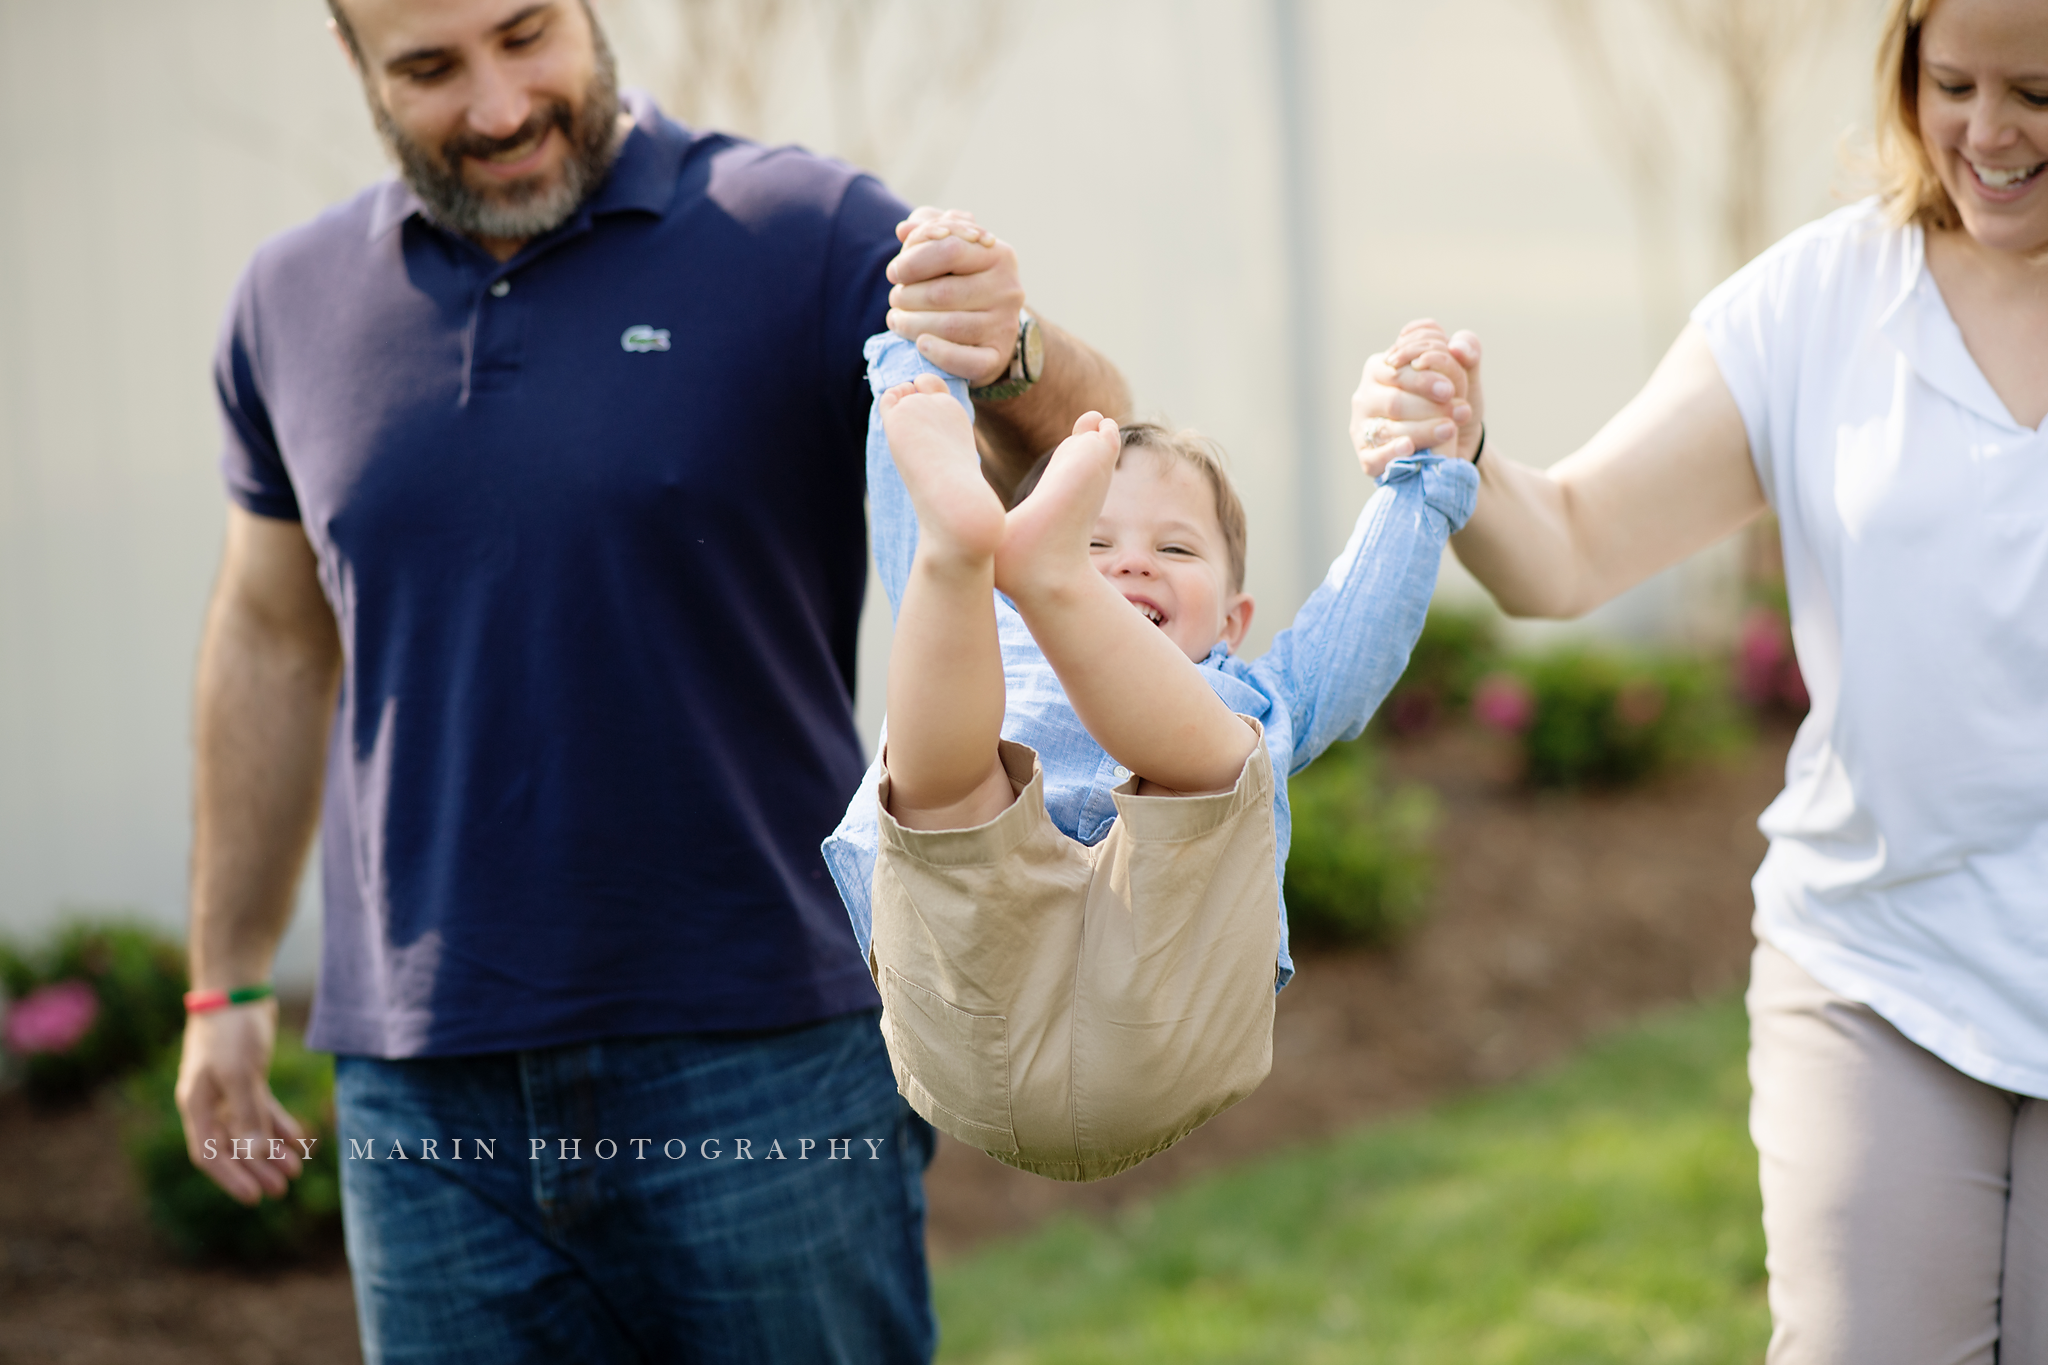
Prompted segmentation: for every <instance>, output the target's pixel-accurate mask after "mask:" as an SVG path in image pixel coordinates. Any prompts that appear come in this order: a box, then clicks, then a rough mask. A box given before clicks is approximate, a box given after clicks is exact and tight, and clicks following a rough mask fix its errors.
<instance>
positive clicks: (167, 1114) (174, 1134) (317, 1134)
mask: <svg viewBox="0 0 2048 1365" xmlns="http://www.w3.org/2000/svg"><path fill="white" fill-rule="evenodd" d="M177 1081H178V1051H177V1049H176V1048H168V1049H166V1050H165V1051H164V1052H163V1054H162V1055H161V1056H160V1057H159V1058H158V1059H157V1062H156V1064H155V1065H153V1066H151V1067H150V1068H149V1070H147V1071H145V1072H143V1073H142V1074H141V1075H139V1076H137V1077H135V1078H134V1079H133V1080H132V1081H131V1082H130V1083H129V1086H128V1092H127V1100H128V1111H129V1119H128V1155H129V1159H130V1160H131V1161H132V1162H133V1164H134V1167H135V1174H136V1176H137V1179H138V1181H139V1183H140V1184H141V1186H142V1194H143V1201H144V1203H145V1204H146V1205H147V1207H148V1210H149V1221H150V1223H151V1224H152V1225H153V1226H154V1227H155V1228H156V1229H157V1230H158V1231H159V1232H160V1233H162V1234H163V1236H164V1238H165V1240H167V1241H168V1242H169V1243H170V1244H171V1246H172V1247H173V1249H175V1250H176V1251H177V1252H178V1253H179V1254H180V1255H182V1256H185V1257H187V1258H190V1259H195V1260H198V1259H220V1260H231V1261H239V1262H242V1263H244V1264H249V1265H258V1264H266V1263H271V1262H275V1261H277V1260H280V1259H285V1258H288V1257H290V1256H292V1255H294V1254H296V1253H299V1252H302V1251H305V1250H308V1249H310V1248H311V1247H313V1246H315V1245H317V1244H319V1243H320V1242H322V1241H325V1240H327V1239H328V1238H330V1237H331V1235H332V1234H333V1232H334V1231H335V1230H336V1229H338V1228H339V1227H340V1226H341V1171H340V1164H339V1161H338V1159H337V1154H336V1152H335V1143H336V1138H335V1132H334V1060H333V1059H332V1058H331V1057H328V1056H326V1055H325V1054H323V1053H316V1052H308V1051H307V1050H306V1049H305V1047H304V1045H303V1044H301V1043H300V1041H299V1038H298V1035H296V1034H295V1033H292V1032H291V1031H290V1030H287V1029H280V1030H279V1031H278V1037H277V1052H276V1055H275V1056H274V1057H273V1058H272V1061H271V1065H270V1089H271V1092H272V1093H273V1094H275V1095H276V1096H277V1099H278V1103H280V1104H282V1105H283V1106H284V1107H285V1108H286V1109H288V1110H290V1111H291V1112H292V1114H293V1115H294V1116H295V1117H296V1118H297V1119H298V1120H299V1123H300V1125H301V1126H302V1127H303V1128H304V1129H305V1130H306V1136H307V1137H309V1138H314V1139H316V1140H317V1145H316V1146H315V1147H314V1148H313V1157H312V1159H311V1160H310V1161H307V1162H306V1163H305V1166H304V1168H303V1169H302V1171H301V1173H300V1175H299V1178H298V1179H296V1180H294V1181H293V1182H292V1183H291V1186H290V1188H288V1189H287V1190H286V1191H285V1195H284V1197H283V1198H282V1199H267V1198H266V1199H264V1200H263V1201H262V1202H260V1203H258V1204H257V1205H255V1206H254V1207H253V1208H252V1207H245V1206H244V1205H241V1204H238V1203H236V1202H235V1201H234V1200H232V1199H230V1198H228V1196H227V1195H226V1194H224V1193H223V1192H222V1191H221V1189H220V1187H219V1186H218V1185H215V1184H214V1183H213V1182H212V1181H211V1180H209V1179H207V1178H206V1176H205V1175H204V1174H203V1173H201V1171H200V1170H199V1168H198V1167H196V1166H194V1165H193V1164H192V1160H191V1158H190V1157H189V1156H188V1155H187V1154H186V1150H185V1129H184V1125H183V1124H182V1123H181V1122H180V1121H179V1118H178V1106H177V1100H176V1096H175V1091H176V1088H177Z"/></svg>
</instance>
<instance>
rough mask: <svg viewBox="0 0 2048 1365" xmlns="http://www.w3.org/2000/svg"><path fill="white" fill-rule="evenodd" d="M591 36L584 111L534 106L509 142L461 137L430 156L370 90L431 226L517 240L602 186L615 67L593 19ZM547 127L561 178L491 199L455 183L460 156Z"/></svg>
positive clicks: (615, 112) (615, 102)
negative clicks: (562, 145)
mask: <svg viewBox="0 0 2048 1365" xmlns="http://www.w3.org/2000/svg"><path fill="white" fill-rule="evenodd" d="M591 37H592V39H593V41H594V43H595V45H596V57H597V69H596V70H595V71H594V72H593V73H592V74H591V77H590V84H589V85H587V86H585V87H584V90H583V108H582V109H581V110H580V111H578V112H575V113H571V112H570V109H569V106H568V105H567V104H566V103H564V102H563V101H561V100H558V99H556V100H549V101H548V102H547V103H546V104H544V105H541V106H539V107H537V108H535V109H534V111H533V113H532V114H531V115H529V116H528V118H527V120H526V122H525V123H524V124H522V125H520V127H519V129H518V131H516V132H514V133H513V134H512V135H511V136H510V137H502V138H487V137H480V136H478V135H477V134H475V133H471V132H460V133H457V134H455V135H454V136H453V137H451V138H449V139H448V140H447V141H446V142H444V143H442V144H441V149H440V155H439V156H438V157H437V156H435V155H434V154H433V153H431V152H429V151H428V150H427V149H426V148H425V147H424V146H422V145H421V144H420V143H418V142H416V141H414V140H413V139H412V138H411V137H408V136H407V135H406V133H405V131H404V130H403V129H401V128H400V127H399V126H398V124H397V122H396V121H395V120H394V119H393V118H392V117H391V112H390V111H389V110H388V109H386V108H385V107H384V103H383V101H382V100H380V99H378V98H377V96H376V94H375V93H374V92H371V93H370V114H371V117H372V118H373V119H374V120H375V122H376V124H377V132H378V135H379V136H381V137H382V138H383V139H384V146H385V149H386V150H387V151H389V152H390V153H391V158H392V160H394V161H396V162H397V163H398V171H399V174H400V175H402V176H404V177H405V183H406V184H407V185H409V186H411V187H412V192H413V193H414V194H416V195H418V196H419V198H420V202H421V203H422V204H424V205H426V207H427V212H428V213H429V214H431V215H432V216H433V218H434V221H436V222H438V223H440V224H441V225H442V226H443V227H445V228H448V229H450V230H451V231H455V232H460V233H463V234H465V235H467V236H470V237H491V238H498V239H500V240H504V241H514V242H523V241H526V240H528V239H529V238H533V237H538V236H540V235H541V234H543V233H547V232H553V231H554V230H555V229H556V228H558V227H560V226H561V225H562V224H563V223H566V222H567V221H569V216H570V215H571V214H573V213H575V212H576V209H577V207H578V206H579V205H580V204H582V202H583V201H584V199H585V198H587V197H588V196H589V195H590V193H591V192H592V191H593V190H595V189H596V188H597V187H598V186H599V185H601V184H603V183H604V178H605V175H606V173H607V172H608V171H610V170H611V166H612V159H613V157H614V156H615V155H617V142H618V121H619V81H618V69H617V67H616V65H615V64H614V63H613V61H612V53H611V48H610V47H609V46H608V45H607V44H606V43H605V40H604V33H603V31H602V30H600V29H599V28H598V27H597V25H596V24H595V22H593V23H592V24H591ZM549 128H554V129H556V130H557V131H559V132H560V133H561V135H562V137H563V138H564V139H565V140H566V141H567V142H568V144H569V155H568V156H567V157H565V158H564V159H563V160H562V163H561V170H560V173H559V174H558V175H557V176H556V178H555V179H554V180H553V181H552V182H549V181H547V180H545V179H542V178H540V177H537V176H536V177H533V178H530V179H526V180H515V181H512V182H511V183H510V184H507V185H504V186H501V187H500V188H498V189H497V190H495V191H494V192H492V193H490V194H483V193H479V192H478V191H476V190H474V189H472V188H470V186H469V184H468V183H467V182H466V181H464V180H463V178H462V159H463V158H464V157H479V158H482V157H488V156H490V155H491V154H492V153H494V152H500V151H504V150H507V149H508V148H512V147H517V146H519V145H520V144H522V143H525V142H528V141H530V140H532V139H534V138H536V137H538V136H540V135H541V134H542V133H544V131H545V130H547V129H549Z"/></svg>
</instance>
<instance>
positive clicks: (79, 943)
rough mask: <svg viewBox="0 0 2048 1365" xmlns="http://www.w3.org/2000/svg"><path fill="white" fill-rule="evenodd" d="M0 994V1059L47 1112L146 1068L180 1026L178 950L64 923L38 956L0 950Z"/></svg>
mask: <svg viewBox="0 0 2048 1365" xmlns="http://www.w3.org/2000/svg"><path fill="white" fill-rule="evenodd" d="M0 986H4V987H5V988H6V991H7V995H8V997H9V999H10V1001H11V1002H12V1003H11V1005H10V1007H9V1009H8V1016H7V1027H6V1031H5V1040H4V1041H5V1044H6V1048H7V1051H8V1053H9V1054H10V1055H11V1056H12V1057H14V1058H16V1059H18V1060H19V1061H20V1062H21V1063H22V1064H23V1069H24V1071H25V1073H26V1074H25V1081H26V1084H27V1087H28V1092H29V1094H30V1095H31V1096H32V1097H34V1098H35V1099H37V1100H39V1101H43V1102H46V1103H47V1102H53V1101H59V1100H66V1099H75V1098H77V1097H78V1096H81V1095H83V1094H84V1093H85V1092H86V1091H88V1090H90V1089H91V1088H92V1087H93V1086H95V1085H97V1084H99V1083H100V1082H101V1081H104V1080H107V1079H108V1078H110V1077H112V1076H116V1075H119V1074H121V1073H123V1072H126V1071H132V1070H134V1069H135V1068H136V1067H139V1066H142V1065H144V1064H146V1063H147V1062H148V1061H149V1059H150V1058H152V1057H154V1056H155V1055H156V1053H157V1052H158V1050H159V1049H161V1048H162V1047H163V1046H164V1045H165V1044H167V1043H169V1042H170V1041H172V1040H173V1039H175V1038H176V1037H177V1036H178V1035H179V1033H180V1031H181V1030H182V1029H183V1028H184V1024H185V1002H184V995H185V950H184V949H183V948H182V947H180V946H179V945H178V944H177V942H176V941H174V940H172V939H169V938H166V937H165V936H163V935H162V934H160V933H158V932H157V931H156V930H154V929H152V928H150V927H148V926H146V925H142V924H135V923H122V922H91V921H84V920H77V921H73V922H71V923H69V924H66V925H63V926H62V927H60V928H59V929H58V930H57V931H56V933H55V935H54V936H53V938H52V939H51V941H50V942H49V944H48V945H46V946H45V947H44V948H42V949H41V950H40V951H30V950H27V949H23V948H21V947H18V946H17V945H15V944H12V943H0Z"/></svg>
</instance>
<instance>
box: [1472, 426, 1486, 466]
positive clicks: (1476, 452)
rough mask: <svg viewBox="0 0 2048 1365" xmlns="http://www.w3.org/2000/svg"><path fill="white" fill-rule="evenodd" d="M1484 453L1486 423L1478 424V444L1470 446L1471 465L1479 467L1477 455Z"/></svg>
mask: <svg viewBox="0 0 2048 1365" xmlns="http://www.w3.org/2000/svg"><path fill="white" fill-rule="evenodd" d="M1485 453H1486V423H1484V422H1481V423H1480V424H1479V444H1478V445H1476V446H1474V447H1472V467H1473V468H1474V469H1477V468H1479V457H1480V456H1481V455H1484V454H1485Z"/></svg>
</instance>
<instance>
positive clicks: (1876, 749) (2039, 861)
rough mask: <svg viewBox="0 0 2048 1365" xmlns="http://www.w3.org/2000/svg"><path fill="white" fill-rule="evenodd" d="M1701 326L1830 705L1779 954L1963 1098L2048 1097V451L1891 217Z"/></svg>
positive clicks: (1763, 880)
mask: <svg viewBox="0 0 2048 1365" xmlns="http://www.w3.org/2000/svg"><path fill="white" fill-rule="evenodd" d="M1693 320H1694V321H1695V322H1697V323H1698V324H1699V325H1700V326H1701V327H1702V328H1703V329H1704V330H1705V332H1706V336H1707V341H1708V343H1709V345H1710V346H1711V347H1712V348H1713V353H1714V358H1715V360H1716V361H1717V362H1718V363H1719V365H1720V369H1721V375H1722V377H1723V378H1724V379H1725V380H1726V381H1727V384H1728V387H1729V389H1730V390H1731V391H1732V392H1733V393H1734V395H1735V401H1736V404H1737V406H1739V407H1740V408H1741V410H1742V420H1743V424H1744V426H1746V427H1747V428H1748V431H1749V448H1750V455H1751V458H1752V459H1753V460H1754V461H1755V462H1756V472H1757V477H1758V478H1759V479H1761V480H1762V481H1763V488H1764V494H1765V496H1766V497H1768V498H1769V499H1770V503H1771V506H1772V507H1773V508H1774V509H1776V511H1777V514H1778V521H1779V525H1780V526H1781V528H1782V530H1783V536H1784V550H1785V586H1786V590H1787V592H1788V594H1789V597H1790V601H1791V608H1792V635H1793V640H1794V643H1795V645H1796V647H1797V650H1798V656H1799V666H1800V669H1801V671H1802V672H1803V673H1804V674H1805V678H1806V685H1807V688H1808V690H1809V692H1810V693H1811V694H1812V697H1813V710H1812V712H1811V713H1810V714H1809V715H1808V716H1807V718H1806V721H1805V723H1804V724H1802V725H1801V726H1800V727H1799V735H1798V738H1797V739H1796V740H1794V742H1793V745H1792V753H1791V757H1790V758H1789V759H1788V760H1787V762H1786V767H1785V790H1784V793H1783V794H1782V795H1780V796H1779V797H1778V799H1777V800H1776V801H1773V802H1772V803H1771V805H1770V808H1769V809H1768V810H1766V811H1765V812H1764V814H1763V818H1762V819H1761V820H1760V821H1759V822H1758V823H1759V825H1760V827H1761V828H1762V830H1763V832H1764V833H1765V834H1766V835H1768V836H1769V838H1770V841H1771V844H1770V852H1769V854H1768V855H1766V856H1765V858H1764V861H1763V866H1762V867H1761V868H1760V869H1759V870H1758V872H1757V874H1756V880H1755V883H1754V886H1755V890H1756V933H1757V937H1759V938H1761V939H1764V940H1766V941H1768V942H1770V943H1771V944H1773V945H1775V946H1776V947H1777V948H1779V949H1780V950H1781V951H1783V952H1784V953H1785V954H1786V955H1787V956H1789V957H1791V958H1792V959H1793V960H1794V961H1795V962H1797V963H1799V965H1800V966H1802V967H1804V968H1805V969H1806V970H1807V971H1808V972H1809V973H1811V974H1812V975H1813V976H1814V977H1815V978H1816V979H1817V980H1818V981H1820V982H1821V984H1822V985H1825V986H1827V987H1829V988H1830V989H1832V990H1834V991H1835V992H1837V993H1838V994H1841V995H1845V996H1848V997H1849V998H1851V999H1853V1000H1859V1001H1862V1002H1863V1003H1865V1004H1867V1005H1869V1006H1870V1007H1871V1008H1873V1009H1875V1010H1876V1011H1877V1012H1878V1013H1879V1014H1881V1015H1883V1016H1884V1018H1886V1019H1887V1020H1889V1021H1890V1022H1891V1023H1892V1024H1893V1025H1894V1026H1895V1027H1897V1028H1898V1030H1899V1031H1900V1032H1901V1033H1903V1034H1905V1035H1906V1036H1907V1037H1908V1038H1910V1039H1912V1040H1913V1041H1914V1042H1916V1043H1918V1044H1920V1045H1921V1046H1922V1047H1924V1048H1926V1049H1928V1050H1929V1051H1930V1052H1933V1053H1934V1054H1935V1055H1936V1056H1938V1057H1940V1058H1942V1059H1943V1060H1944V1061H1946V1062H1948V1063H1949V1064H1950V1065H1951V1066H1954V1067H1955V1068H1956V1069H1957V1070H1959V1071H1962V1072H1964V1073H1965V1074H1967V1075H1970V1076H1974V1077H1977V1078H1978V1079H1979V1080H1983V1081H1987V1082H1989V1083H1991V1084H1992V1085H1996V1086H2000V1087H2002V1088H2004V1089H2007V1090H2012V1091H2017V1092H2019V1093H2022V1094H2027V1095H2042V1096H2048V434H2044V433H2043V432H2042V431H2041V430H2038V429H2035V428H2030V427H2024V426H2021V425H2020V424H2019V423H2018V422H2017V421H2016V420H2014V418H2013V417H2012V415H2011V414H2010V413H2008V412H2007V411H2006V408H2005V405H2004V403H2003V402H2001V401H2000V399H1999V397H1998V395H1997V393H1996V392H1995V391H1994V390H1993V389H1992V387H1991V385H1990V383H1989V381H1987V380H1986V379H1985V378H1984V375H1983V372H1982V371H1981V370H1979V369H1978V367H1977V364H1976V362H1975V361H1974V360H1973V359H1972V358H1971V356H1970V353H1969V351H1968V349H1966V348H1965V346H1964V344H1963V338H1962V333H1961V332H1960V331H1959V330H1958V329H1957V327H1956V324H1955V320H1954V319H1953V318H1951V317H1950V316H1949V312H1948V307H1947V305H1946V304H1945V303H1943V301H1942V297H1941V292H1940V290H1939V289H1938V288H1937V287H1936V285H1935V282H1934V277H1933V275H1932V274H1931V273H1929V271H1928V269H1927V265H1926V260H1925V253H1924V238H1923V236H1922V234H1921V232H1920V230H1919V229H1918V228H1917V227H1907V228H1900V227H1895V226H1893V225H1891V224H1890V223H1889V222H1888V221H1887V220H1886V218H1885V216H1884V214H1883V212H1882V210H1881V208H1880V207H1879V205H1878V203H1877V202H1876V201H1875V200H1868V201H1865V202H1863V203H1860V204H1856V205H1854V206H1852V207H1849V208H1846V209H1843V210H1841V211H1840V212H1838V213H1834V214H1831V215H1829V216H1828V217H1826V218H1824V219H1822V220H1820V221H1819V222H1817V223H1811V224H1809V225H1807V226H1806V227H1804V228H1801V229H1800V230H1799V231H1797V232H1795V233H1793V234H1792V235H1791V236H1790V237H1787V238H1786V239H1785V240H1784V241H1782V242H1780V243H1778V244H1777V245H1776V246H1774V247H1772V248H1771V249H1770V250H1769V251H1767V252H1765V253H1764V254H1763V255H1762V256H1760V257H1758V258H1757V259H1756V260H1755V261H1753V262H1751V263H1750V264H1749V265H1748V266H1746V267H1744V268H1743V269H1742V270H1741V271H1740V272H1738V273H1737V274H1736V275H1735V276H1734V277H1732V278H1731V279H1729V280H1728V281H1727V282H1726V283H1725V284H1723V285H1722V286H1721V287H1720V288H1718V289H1716V290H1715V291H1714V292H1713V293H1712V294H1709V295H1708V296H1707V298H1706V299H1705V301H1703V302H1702V303H1701V304H1700V306H1699V307H1698V308H1697V309H1696V310H1695V311H1694V313H1693ZM2039 360H2040V363H2042V364H2044V365H2048V356H2042V357H2039Z"/></svg>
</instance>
